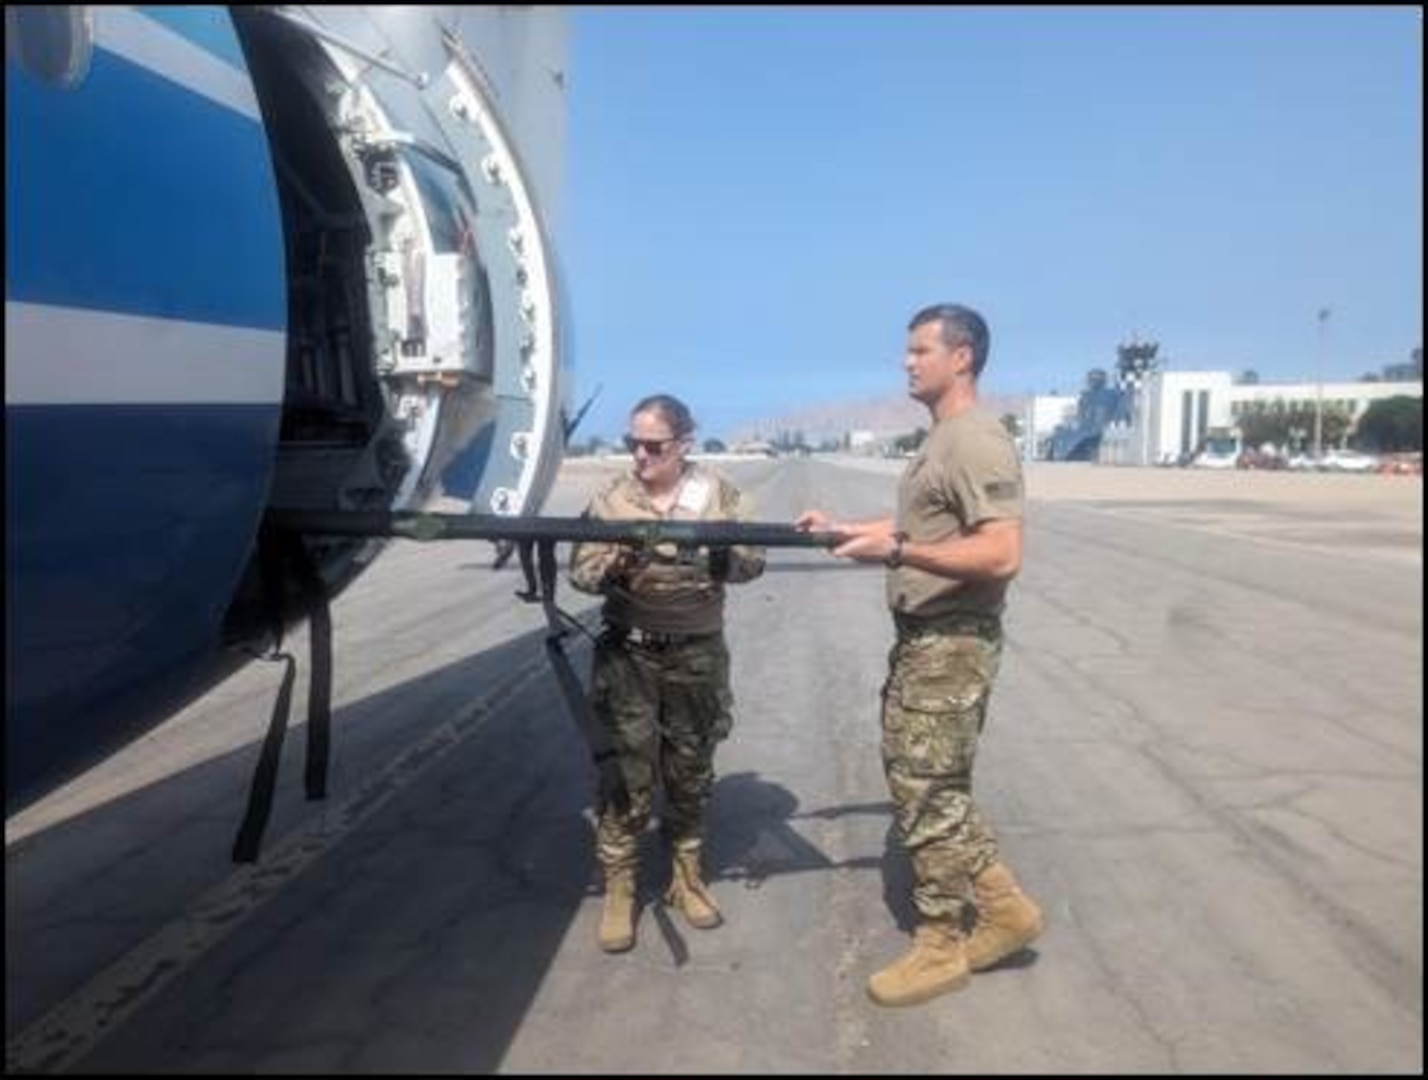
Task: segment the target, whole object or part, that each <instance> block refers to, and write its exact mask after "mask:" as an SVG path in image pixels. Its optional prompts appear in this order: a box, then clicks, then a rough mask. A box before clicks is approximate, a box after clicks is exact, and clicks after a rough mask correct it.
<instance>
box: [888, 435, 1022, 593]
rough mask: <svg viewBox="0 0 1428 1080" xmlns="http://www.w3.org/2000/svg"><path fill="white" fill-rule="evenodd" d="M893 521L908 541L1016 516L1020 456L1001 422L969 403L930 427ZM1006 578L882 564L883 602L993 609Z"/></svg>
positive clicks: (900, 492)
mask: <svg viewBox="0 0 1428 1080" xmlns="http://www.w3.org/2000/svg"><path fill="white" fill-rule="evenodd" d="M897 496H898V497H897V528H898V529H900V530H901V531H902V532H904V533H906V534H907V538H908V540H910V541H912V542H913V543H927V542H935V541H938V540H943V539H946V538H947V537H949V536H954V535H958V534H963V533H967V532H970V531H971V530H972V529H973V528H974V527H975V526H977V525H978V524H980V523H981V522H983V521H990V520H993V519H998V518H1015V519H1020V518H1021V516H1022V502H1023V490H1022V475H1021V461H1020V460H1019V459H1018V457H1017V452H1016V445H1015V444H1014V443H1013V442H1012V440H1011V436H1010V435H1008V434H1007V430H1006V428H1004V427H1003V426H1002V423H1001V421H1000V420H998V419H997V418H996V417H995V416H993V415H992V414H991V413H989V412H986V411H984V410H982V409H979V408H974V409H972V410H970V411H968V412H965V413H962V414H960V415H958V416H954V417H950V418H948V419H946V420H939V421H938V422H937V423H936V424H934V425H933V426H932V430H931V431H930V432H929V433H928V436H927V439H926V440H925V441H924V442H923V444H922V449H921V451H920V452H919V453H918V455H917V456H916V457H915V458H913V459H912V461H911V462H909V463H908V466H907V471H906V472H904V473H903V474H902V480H901V482H900V483H899V485H898V493H897ZM1008 584H1009V583H1008V582H1006V581H957V580H955V579H953V578H946V577H939V576H938V575H936V574H932V573H928V572H927V571H926V570H918V569H916V568H914V567H911V566H906V565H904V566H899V567H897V568H896V569H892V570H889V571H888V580H887V594H888V606H889V607H890V608H892V610H893V611H894V612H900V613H903V614H907V615H915V616H922V617H926V616H934V615H948V614H953V613H955V614H964V613H966V614H980V615H998V614H1000V613H1001V611H1002V608H1003V606H1004V605H1005V602H1006V592H1007V585H1008Z"/></svg>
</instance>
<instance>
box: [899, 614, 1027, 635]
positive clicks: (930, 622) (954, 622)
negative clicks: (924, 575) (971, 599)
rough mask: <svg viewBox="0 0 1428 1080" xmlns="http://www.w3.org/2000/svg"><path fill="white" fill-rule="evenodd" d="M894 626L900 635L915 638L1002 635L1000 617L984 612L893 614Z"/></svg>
mask: <svg viewBox="0 0 1428 1080" xmlns="http://www.w3.org/2000/svg"><path fill="white" fill-rule="evenodd" d="M893 625H894V626H896V627H897V631H898V634H899V635H900V636H905V637H915V636H917V635H918V634H954V635H955V634H970V635H972V636H974V637H995V636H997V635H998V634H1000V633H1001V629H1002V618H1001V616H1000V615H989V614H985V613H983V612H972V611H957V612H947V613H945V614H942V615H921V616H919V615H907V614H905V613H903V612H901V611H894V612H893Z"/></svg>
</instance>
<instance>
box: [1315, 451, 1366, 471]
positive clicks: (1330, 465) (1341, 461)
mask: <svg viewBox="0 0 1428 1080" xmlns="http://www.w3.org/2000/svg"><path fill="white" fill-rule="evenodd" d="M1322 467H1323V468H1324V469H1325V470H1327V471H1328V472H1373V471H1375V470H1376V469H1377V468H1378V457H1377V456H1376V455H1374V454H1365V453H1363V452H1362V451H1359V450H1330V451H1328V452H1327V453H1325V454H1324V463H1323V466H1322Z"/></svg>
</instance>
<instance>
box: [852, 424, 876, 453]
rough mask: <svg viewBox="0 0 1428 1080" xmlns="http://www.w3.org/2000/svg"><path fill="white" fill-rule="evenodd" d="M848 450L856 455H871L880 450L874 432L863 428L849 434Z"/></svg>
mask: <svg viewBox="0 0 1428 1080" xmlns="http://www.w3.org/2000/svg"><path fill="white" fill-rule="evenodd" d="M848 449H849V450H851V451H852V452H853V453H855V454H871V453H875V452H876V451H877V449H878V437H877V435H876V434H875V433H874V432H871V431H869V430H867V429H866V428H861V429H859V430H857V431H850V432H848Z"/></svg>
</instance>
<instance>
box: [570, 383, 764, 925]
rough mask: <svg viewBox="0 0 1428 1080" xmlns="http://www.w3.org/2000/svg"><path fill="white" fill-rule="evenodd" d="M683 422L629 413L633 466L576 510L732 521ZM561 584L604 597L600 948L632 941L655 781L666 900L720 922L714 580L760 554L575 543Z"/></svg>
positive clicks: (667, 407)
mask: <svg viewBox="0 0 1428 1080" xmlns="http://www.w3.org/2000/svg"><path fill="white" fill-rule="evenodd" d="M693 434H694V421H693V419H692V418H691V417H690V415H689V410H688V409H687V408H685V406H684V405H683V404H682V403H681V402H680V401H679V400H678V399H676V398H673V397H670V396H669V395H666V394H658V395H655V396H653V397H648V398H645V399H644V400H643V401H641V402H640V403H639V404H638V405H636V406H635V408H634V411H633V413H632V414H631V417H630V434H629V435H627V436H626V437H625V443H626V446H627V447H628V449H629V450H630V452H631V453H632V454H633V455H634V468H633V469H632V470H631V471H630V472H628V473H626V474H624V475H621V476H619V477H616V478H615V479H614V480H613V481H611V482H610V483H608V484H606V485H605V486H604V487H603V488H602V489H601V490H600V491H599V492H597V493H596V495H595V497H594V498H593V499H592V500H591V502H590V505H589V507H588V509H587V510H586V514H587V515H588V516H589V517H592V518H597V519H602V520H611V519H617V520H661V519H663V520H676V521H731V520H740V519H741V518H742V517H743V514H742V512H741V508H740V496H739V492H738V490H737V489H736V488H735V487H734V485H733V484H731V483H730V482H729V481H728V480H727V479H726V478H725V477H723V476H721V475H719V474H718V473H716V472H714V471H713V470H710V469H707V468H704V467H703V466H700V465H696V464H694V463H693V462H690V461H688V460H686V454H687V453H688V451H689V449H690V447H691V446H692V445H693V438H692V436H693ZM570 565H571V575H570V576H571V583H572V584H573V585H574V586H575V587H576V588H578V589H581V590H583V591H585V592H592V593H601V594H603V595H604V597H605V605H604V610H603V614H604V618H605V630H604V632H603V633H602V634H601V636H600V638H599V640H598V641H597V643H596V646H595V654H594V659H593V662H592V670H591V687H590V697H591V702H592V705H593V706H594V709H595V712H596V714H597V715H598V717H599V718H600V722H601V723H602V724H603V725H604V726H605V730H606V731H607V732H608V734H609V736H610V740H611V743H612V745H613V746H614V748H615V750H616V751H617V752H618V754H619V755H620V766H621V770H622V772H623V774H624V778H625V783H626V785H627V787H628V790H629V795H630V809H629V813H628V814H621V813H619V812H618V811H617V810H616V808H615V807H613V806H608V805H604V804H603V800H602V804H601V805H598V806H597V807H596V810H597V813H598V816H599V825H598V827H597V832H596V853H597V856H598V858H599V861H600V865H601V868H602V869H603V871H604V875H605V907H604V912H603V914H602V917H601V921H600V933H599V940H600V947H601V948H602V949H604V950H605V951H606V952H623V951H625V950H626V949H629V948H631V947H632V946H633V945H634V943H635V871H636V865H637V850H638V845H639V838H640V835H641V833H643V832H644V830H645V827H646V825H647V824H648V823H649V818H650V813H651V810H652V808H653V801H654V789H655V786H656V784H659V785H661V786H662V787H663V788H664V794H665V810H664V814H663V826H664V832H665V834H666V835H667V836H668V838H669V840H670V843H671V846H672V848H673V853H674V858H673V868H672V872H671V882H670V888H669V893H668V895H667V897H666V899H667V900H668V901H669V902H670V903H671V904H673V905H674V906H676V907H678V908H679V910H680V911H681V912H682V913H683V915H684V917H685V919H686V920H688V922H689V923H690V924H691V925H692V926H695V927H698V928H700V929H710V928H712V927H715V926H718V925H719V924H720V922H721V921H722V917H721V915H720V913H719V908H718V906H717V905H716V904H715V903H714V898H713V896H711V895H710V893H709V890H708V888H707V886H706V885H705V884H704V881H703V877H702V873H701V869H700V864H699V851H700V846H701V842H702V838H703V831H704V825H703V821H704V809H705V806H706V804H707V803H708V801H709V793H710V791H711V790H712V788H713V786H714V747H715V745H716V744H717V743H719V742H720V741H721V740H722V739H724V738H725V737H726V736H727V735H728V734H729V728H730V725H731V723H732V714H731V712H730V710H731V707H732V705H733V695H732V694H731V693H730V689H729V650H728V647H727V646H726V644H725V642H724V586H725V583H727V582H743V581H751V580H752V579H754V578H756V577H758V576H759V575H760V574H761V573H763V569H764V556H763V552H762V550H760V549H757V548H748V547H739V546H735V547H731V548H727V549H721V550H714V551H708V550H705V551H701V552H700V553H699V554H698V556H696V557H695V558H693V559H689V558H685V557H682V556H681V554H680V552H679V551H678V550H677V549H676V548H674V546H673V545H669V546H668V547H667V548H666V545H659V546H657V547H656V548H655V549H654V551H652V552H649V553H647V554H645V553H637V552H635V551H632V550H631V549H630V548H628V547H625V546H621V545H618V544H600V543H582V544H577V545H575V548H574V550H573V551H572V553H571V564H570Z"/></svg>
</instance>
